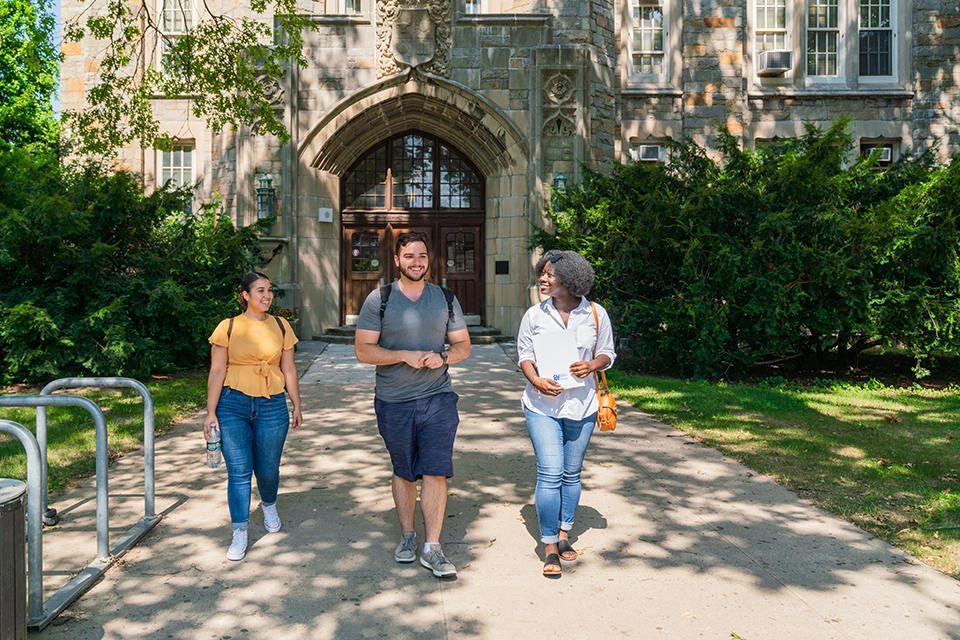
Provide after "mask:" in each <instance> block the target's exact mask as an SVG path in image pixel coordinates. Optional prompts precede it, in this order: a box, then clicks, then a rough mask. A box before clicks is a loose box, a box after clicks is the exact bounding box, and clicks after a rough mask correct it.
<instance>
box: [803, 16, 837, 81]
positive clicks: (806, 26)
mask: <svg viewBox="0 0 960 640" xmlns="http://www.w3.org/2000/svg"><path fill="white" fill-rule="evenodd" d="M802 1H803V9H804V12H803V15H804V19H803V41H802V42H803V52H802V53H803V55H802V64H803V73H804V75H805V76H806V77H807V78H809V79H811V80H813V81H814V82H818V83H823V82H845V81H846V68H847V64H846V63H847V55H846V53H847V52H846V38H845V35H846V34H844V31H843V26H844V25H845V24H846V23H847V19H846V18H847V11H846V4H847V2H846V0H802ZM831 3H835V4H836V8H837V18H836V26H835V27H831V26H830V25H827V26H825V27H811V26H810V14H811V7H812V6H817V7H826V8H827V11H828V18H829V7H830V6H832V5H831ZM811 33H818V34H819V33H822V34H825V35H828V34H830V33H833V34H836V56H837V59H836V73H835V74H832V75H828V74H821V73H813V74H811V73H810V36H811ZM814 55H821V54H820V53H819V52H817V53H815V54H814ZM827 55H829V52H827Z"/></svg>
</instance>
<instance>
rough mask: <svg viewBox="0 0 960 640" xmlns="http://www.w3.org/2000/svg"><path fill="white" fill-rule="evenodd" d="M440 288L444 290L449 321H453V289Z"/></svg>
mask: <svg viewBox="0 0 960 640" xmlns="http://www.w3.org/2000/svg"><path fill="white" fill-rule="evenodd" d="M440 288H441V289H443V297H444V298H446V299H447V313H448V314H449V318H448V319H449V320H453V298H454V293H453V289H447V288H446V287H440Z"/></svg>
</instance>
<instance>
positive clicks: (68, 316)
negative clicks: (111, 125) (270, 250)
mask: <svg viewBox="0 0 960 640" xmlns="http://www.w3.org/2000/svg"><path fill="white" fill-rule="evenodd" d="M188 198H189V194H188V193H187V192H186V191H184V190H175V189H168V188H161V189H157V190H156V191H154V192H153V193H151V194H149V195H144V189H143V184H142V182H141V180H140V179H139V177H138V176H136V175H135V174H132V173H130V172H127V171H116V170H108V168H107V167H105V166H103V165H101V164H97V163H92V162H91V163H87V164H83V165H76V166H63V165H61V163H60V162H59V159H58V158H57V157H56V155H54V154H49V155H42V154H37V153H34V154H30V153H27V152H25V151H22V150H10V151H5V152H2V153H0V281H2V282H3V286H2V287H0V381H2V382H4V383H13V382H44V381H49V380H51V379H53V378H56V377H60V376H75V375H94V376H117V375H125V376H134V377H136V376H145V375H148V374H150V373H153V372H166V371H173V370H177V369H182V368H187V367H191V366H196V365H198V364H201V363H203V362H205V360H206V358H207V354H208V353H209V345H208V343H207V337H208V336H209V334H210V332H211V331H212V329H213V326H214V325H215V323H216V322H217V321H218V320H220V319H221V318H223V317H225V316H227V315H231V314H233V313H236V305H235V303H234V300H235V294H236V287H237V283H238V282H239V278H241V277H242V275H243V274H244V273H246V272H247V271H250V270H252V269H254V268H257V267H259V266H261V265H262V260H261V259H260V253H259V249H258V238H259V236H260V231H261V229H260V227H259V226H258V225H252V226H249V227H244V228H241V229H235V228H234V226H233V224H232V222H231V221H230V219H229V218H227V217H226V216H224V215H222V214H221V213H220V212H219V207H218V205H217V203H214V204H212V205H210V206H207V207H204V208H203V209H202V211H201V212H200V213H198V214H196V215H194V214H185V213H184V209H185V206H186V203H187V201H188Z"/></svg>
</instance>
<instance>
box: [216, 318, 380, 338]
mask: <svg viewBox="0 0 960 640" xmlns="http://www.w3.org/2000/svg"><path fill="white" fill-rule="evenodd" d="M380 314H381V317H382V314H383V310H381V311H380ZM273 319H274V320H276V321H277V326H278V327H280V337H281V338H286V337H287V330H286V329H285V328H284V326H283V323H282V322H280V316H273ZM234 320H236V317H233V318H230V324H228V325H227V342H230V335H231V334H232V333H233V321H234Z"/></svg>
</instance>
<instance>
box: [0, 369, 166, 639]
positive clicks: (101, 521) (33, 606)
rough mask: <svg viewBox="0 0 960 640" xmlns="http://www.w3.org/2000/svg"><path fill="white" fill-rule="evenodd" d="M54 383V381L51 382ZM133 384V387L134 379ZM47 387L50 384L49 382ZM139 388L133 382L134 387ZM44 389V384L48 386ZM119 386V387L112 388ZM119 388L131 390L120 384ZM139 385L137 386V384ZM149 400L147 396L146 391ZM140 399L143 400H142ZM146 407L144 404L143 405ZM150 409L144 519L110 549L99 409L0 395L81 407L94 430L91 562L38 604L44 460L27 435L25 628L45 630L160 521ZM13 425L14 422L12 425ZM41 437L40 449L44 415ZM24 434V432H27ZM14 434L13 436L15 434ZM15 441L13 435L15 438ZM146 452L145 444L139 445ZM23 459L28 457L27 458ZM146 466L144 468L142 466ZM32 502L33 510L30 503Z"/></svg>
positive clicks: (7, 401) (75, 400)
mask: <svg viewBox="0 0 960 640" xmlns="http://www.w3.org/2000/svg"><path fill="white" fill-rule="evenodd" d="M65 380H77V379H71V378H65ZM103 380H122V379H110V378H104V379H103ZM57 382H59V381H57ZM133 382H136V381H135V380H134V381H133ZM51 384H52V383H51ZM138 384H139V383H138ZM48 386H49V385H48ZM118 386H120V385H118ZM122 386H133V385H127V384H123V385H122ZM141 386H142V385H141ZM148 395H149V392H148ZM145 398H146V396H145ZM145 404H146V400H145ZM149 404H150V410H151V419H150V425H151V430H150V438H149V441H150V456H151V465H150V471H151V473H150V475H151V477H150V482H149V483H147V484H148V485H149V489H150V496H149V498H148V499H147V498H145V502H146V503H147V507H146V509H147V511H148V513H147V515H144V517H143V518H142V519H141V520H140V521H139V522H137V523H136V524H135V525H133V526H132V527H130V529H128V530H127V532H126V533H124V534H123V535H122V536H121V537H120V539H119V540H117V541H116V542H115V543H114V544H113V545H112V546H111V545H110V541H109V512H108V500H109V498H108V491H107V489H108V480H107V465H108V463H109V457H108V454H107V421H106V418H104V415H103V411H101V410H100V407H98V406H97V405H96V404H95V403H94V402H93V401H92V400H89V399H87V398H83V397H79V396H69V395H59V396H54V395H37V396H0V407H37V408H44V409H45V408H46V407H81V408H83V409H86V410H87V412H88V413H89V414H90V415H91V416H93V421H94V425H95V427H96V465H97V471H96V477H97V557H96V559H94V561H93V562H91V563H90V564H89V565H87V567H86V568H85V569H83V570H82V571H81V572H80V573H79V574H77V575H76V576H75V577H74V578H73V579H72V580H70V582H68V583H67V584H66V585H64V586H63V587H62V588H61V589H60V590H59V591H57V592H56V593H55V594H54V595H53V596H51V597H50V599H49V600H47V601H46V602H43V556H42V542H41V536H42V515H43V504H44V503H45V501H46V478H45V476H44V474H43V471H42V470H43V469H44V468H45V464H43V462H44V458H45V457H46V448H45V446H44V448H42V449H41V447H40V443H39V441H38V439H36V438H34V437H33V434H30V437H31V439H33V440H34V442H36V443H37V450H38V460H37V463H36V464H35V465H34V466H35V467H36V468H37V469H36V475H37V477H36V478H35V479H34V480H33V482H34V485H33V486H34V487H37V488H38V490H37V491H34V492H33V493H35V494H38V496H37V497H34V498H30V497H29V493H30V484H29V483H28V485H27V492H28V505H27V506H28V509H29V510H30V511H29V512H28V518H27V522H28V531H27V535H28V538H27V548H28V550H29V551H30V557H29V559H28V565H27V566H28V572H29V588H28V595H29V596H30V597H29V603H28V618H27V626H28V627H30V628H35V629H38V630H42V629H43V628H44V627H46V626H47V625H48V624H49V623H50V622H51V621H52V620H53V619H54V618H56V617H57V616H58V615H60V612H62V611H63V610H64V609H66V608H67V607H68V606H70V605H71V604H72V603H73V601H74V600H76V599H77V598H79V597H80V595H81V594H83V593H84V592H85V591H86V590H87V589H89V588H90V587H91V586H93V583H94V582H95V581H96V580H97V578H99V577H100V576H102V575H103V574H104V573H105V572H106V570H107V569H108V568H110V566H111V565H112V564H113V562H114V560H115V559H116V558H117V557H118V556H120V555H122V554H123V553H124V552H126V551H127V550H128V549H129V548H130V547H132V546H133V545H135V544H136V543H137V542H139V541H140V539H141V538H143V536H145V535H146V534H147V533H148V532H149V531H150V530H151V529H153V527H154V526H156V524H157V523H158V522H159V521H160V516H158V515H154V514H153V513H152V512H153V477H152V470H153V464H152V462H153V458H152V456H153V429H152V426H153V420H152V418H153V416H152V409H153V401H152V399H151V400H150V402H149ZM37 413H38V416H37V421H38V431H40V430H41V429H40V426H39V425H40V419H39V413H40V412H39V410H38V412H37ZM0 422H3V423H7V424H9V421H0ZM13 424H16V423H13ZM42 431H43V438H44V445H45V444H46V414H45V412H44V420H43V426H42ZM27 433H29V431H28V432H27ZM15 435H16V434H15ZM18 437H19V436H18ZM145 449H146V445H145ZM28 458H29V453H28ZM145 466H146V465H145ZM29 475H30V474H29V467H28V476H29ZM146 489H147V487H146V486H145V491H144V493H145V494H146V492H147V491H146ZM34 500H35V501H36V506H34V502H33V501H34ZM37 528H40V530H39V531H36V529H37Z"/></svg>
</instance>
